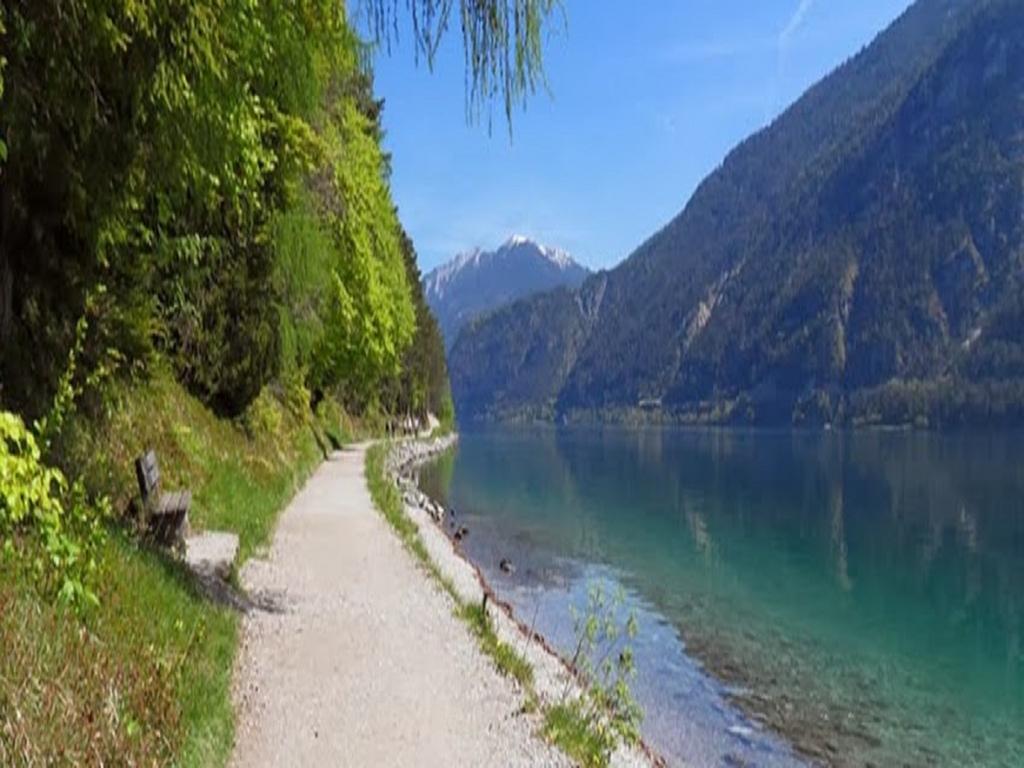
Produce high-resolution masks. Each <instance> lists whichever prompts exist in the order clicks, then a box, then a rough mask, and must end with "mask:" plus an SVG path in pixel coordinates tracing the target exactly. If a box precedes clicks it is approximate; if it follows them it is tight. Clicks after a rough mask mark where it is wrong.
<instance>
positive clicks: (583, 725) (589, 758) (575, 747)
mask: <svg viewBox="0 0 1024 768" xmlns="http://www.w3.org/2000/svg"><path fill="white" fill-rule="evenodd" d="M544 736H545V738H547V739H548V741H550V742H551V743H552V744H554V745H556V746H557V747H558V748H559V749H561V750H562V751H563V752H565V754H567V755H568V756H569V757H571V758H572V759H573V760H575V761H576V762H577V763H578V764H579V765H580V766H582V768H605V766H607V765H608V755H609V752H610V749H609V745H608V744H607V742H606V739H604V738H602V735H601V734H599V733H598V732H597V731H596V730H594V728H593V727H592V724H591V721H590V717H589V716H588V715H587V713H586V712H585V711H584V706H583V702H582V701H580V700H576V701H572V702H565V703H562V704H556V705H555V706H553V707H551V708H550V709H548V711H547V712H545V713H544ZM611 746H612V747H614V744H613V745H611Z"/></svg>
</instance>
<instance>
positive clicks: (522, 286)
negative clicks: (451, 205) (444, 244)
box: [423, 235, 590, 347]
mask: <svg viewBox="0 0 1024 768" xmlns="http://www.w3.org/2000/svg"><path fill="white" fill-rule="evenodd" d="M589 275H590V271H589V270H588V269H586V268H585V267H583V266H581V265H580V264H577V263H576V262H575V261H574V260H573V259H572V257H571V256H570V255H569V254H568V253H567V252H566V251H564V250H561V249H559V248H552V247H549V246H546V245H541V244H540V243H537V242H536V241H534V240H531V239H530V238H528V237H526V236H524V235H513V236H512V237H510V238H509V239H508V240H506V241H505V242H504V243H503V244H502V245H501V246H499V247H498V248H496V249H495V250H493V251H485V250H483V249H481V248H476V249H474V250H472V251H469V252H467V253H464V254H460V255H458V256H456V257H455V258H454V259H452V260H451V261H449V262H447V263H446V264H443V265H442V266H440V267H437V268H436V269H434V270H432V271H431V272H429V273H428V274H427V275H426V276H425V277H424V278H423V288H424V291H425V293H426V298H427V302H428V304H429V305H430V308H431V309H432V310H433V312H434V315H435V316H436V317H437V319H438V323H439V324H440V326H441V332H442V334H443V335H444V337H445V341H446V344H447V346H448V347H451V345H452V344H453V343H454V342H455V339H456V337H457V336H458V333H459V331H460V330H461V329H462V327H463V326H464V325H465V324H466V323H468V322H469V321H471V320H473V319H475V318H477V317H479V316H481V315H483V314H485V313H487V312H490V311H492V310H495V309H498V308H499V307H502V306H504V305H506V304H509V303H510V302H513V301H516V300H517V299H522V298H525V297H528V296H531V295H533V294H536V293H542V292H544V291H548V290H551V289H552V288H557V287H560V286H570V287H577V286H579V285H580V284H581V283H582V282H583V281H584V280H585V279H586V278H587V277H588V276H589Z"/></svg>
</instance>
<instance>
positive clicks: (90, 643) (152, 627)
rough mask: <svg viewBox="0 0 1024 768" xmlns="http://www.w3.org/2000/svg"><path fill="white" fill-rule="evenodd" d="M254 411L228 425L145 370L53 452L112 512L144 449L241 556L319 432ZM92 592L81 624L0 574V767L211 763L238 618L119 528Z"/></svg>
mask: <svg viewBox="0 0 1024 768" xmlns="http://www.w3.org/2000/svg"><path fill="white" fill-rule="evenodd" d="M263 399H264V398H261V400H263ZM261 407H262V408H263V411H264V412H263V416H264V417H267V418H265V419H263V420H262V421H261V420H257V421H258V422H260V423H259V424H257V425H256V427H255V428H254V426H253V425H252V424H249V425H248V426H246V427H243V426H242V424H241V423H240V422H232V421H227V420H223V419H219V418H217V417H216V416H215V415H214V414H212V413H211V412H210V411H208V410H207V409H205V408H204V407H203V406H202V404H201V403H199V402H198V401H197V400H195V399H194V398H192V397H191V396H189V395H188V394H187V393H186V392H185V391H184V390H183V389H182V388H181V387H180V386H179V385H178V384H176V383H175V382H174V380H173V378H172V377H171V376H170V375H169V374H166V373H164V374H158V375H157V376H155V377H154V378H153V379H152V380H151V381H149V382H147V383H143V384H139V385H136V386H133V387H131V388H126V389H124V390H123V391H122V392H120V393H119V395H118V397H117V398H116V400H115V401H114V403H113V405H112V407H111V409H110V411H109V413H108V414H107V416H106V417H105V418H103V419H99V420H97V419H93V420H90V421H86V420H84V419H81V418H79V419H77V420H76V421H75V422H73V423H72V424H71V425H70V426H69V429H68V434H67V436H66V438H65V439H64V440H63V441H62V444H61V446H60V449H61V454H60V456H59V458H60V460H61V463H62V464H63V465H64V466H65V467H74V468H77V470H78V472H79V473H81V474H82V475H83V479H84V480H85V481H86V483H87V485H88V487H89V488H90V490H91V491H93V492H95V493H104V494H107V495H109V496H110V497H111V499H112V500H113V502H114V507H115V509H116V510H118V511H123V510H124V509H125V508H126V507H127V506H128V503H129V501H130V500H131V498H132V497H133V496H134V494H135V493H136V491H135V478H134V469H133V466H132V461H133V459H134V457H135V456H137V455H138V454H140V453H141V452H142V451H144V450H145V449H147V448H154V449H155V450H156V451H157V454H158V456H159V460H160V463H161V471H162V473H163V477H164V482H165V485H166V487H168V488H189V489H191V490H192V491H193V494H194V501H193V510H192V513H191V519H192V523H193V527H195V528H199V529H206V528H217V529H224V530H233V531H236V532H238V533H239V535H240V540H241V552H240V558H243V559H244V558H246V557H248V556H249V555H250V554H251V553H253V552H254V551H257V550H258V549H259V548H260V547H262V546H263V545H265V544H266V542H267V541H268V540H269V538H270V535H271V533H272V531H273V528H274V523H275V521H276V519H277V516H278V514H279V512H280V511H281V509H282V508H283V507H284V506H285V505H286V503H287V501H288V500H289V499H290V498H291V496H292V495H293V494H294V492H295V491H296V490H297V489H298V487H299V486H300V485H301V483H302V482H303V481H304V480H305V478H306V477H308V475H309V474H310V472H311V471H312V469H313V468H314V467H315V466H316V465H317V463H318V462H319V460H320V458H321V456H322V453H321V450H320V448H319V446H318V435H317V433H315V432H314V428H317V429H318V430H319V432H320V435H321V437H320V439H321V440H322V432H323V430H322V428H323V426H325V425H323V424H320V425H317V424H315V423H314V422H313V420H311V419H308V418H303V417H301V416H299V415H296V414H295V413H293V412H292V411H291V410H289V408H288V407H287V406H286V405H285V404H283V403H279V402H277V400H276V399H274V398H269V399H266V400H265V402H263V403H262V406H261ZM261 424H262V427H261V426H260V425H261ZM268 424H269V425H270V428H267V425H268ZM95 588H96V592H97V594H98V596H99V598H100V605H99V607H98V608H95V609H91V610H90V611H89V612H87V613H86V614H85V615H84V616H81V617H80V616H76V615H73V614H68V613H66V612H65V611H63V610H62V609H60V608H59V607H56V606H54V605H53V604H52V603H51V602H49V601H47V600H44V599H42V598H41V597H39V596H38V595H37V594H35V593H34V592H33V591H32V590H31V589H29V588H28V587H26V586H25V584H23V583H20V582H19V581H18V580H17V579H16V578H15V576H14V575H13V574H10V573H6V572H3V571H2V570H0V648H2V649H3V651H2V652H0V765H4V766H7V765H12V766H17V765H38V764H52V763H54V762H56V763H60V764H109V765H132V764H134V765H154V764H156V765H177V766H183V767H184V768H189V767H191V766H195V767H196V768H200V767H201V768H206V767H207V766H218V765H224V764H226V763H227V761H228V759H229V758H230V753H231V748H232V743H233V738H234V713H233V709H232V703H231V673H232V667H233V664H234V658H235V653H236V650H237V645H238V617H237V615H236V614H235V613H234V612H232V611H230V610H227V609H224V608H221V607H218V606H216V605H213V604H211V603H210V602H209V601H207V600H206V599H205V598H204V597H203V596H202V595H200V594H199V593H198V592H197V591H196V587H195V585H194V583H193V581H192V580H191V578H190V577H189V576H188V575H187V574H186V573H185V572H184V570H183V568H182V566H180V565H179V564H178V563H176V562H175V561H173V560H171V559H169V558H168V557H166V556H165V555H163V554H162V553H158V552H156V551H153V550H151V549H149V548H148V547H146V546H144V545H141V544H139V543H138V542H137V541H136V540H135V539H134V537H131V536H129V535H128V534H126V533H125V532H124V531H123V529H122V528H121V526H118V525H113V526H112V527H111V532H110V535H109V536H108V539H107V541H106V543H105V544H104V545H103V547H102V550H101V552H100V564H99V572H98V574H97V579H96V584H95Z"/></svg>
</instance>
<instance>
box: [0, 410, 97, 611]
mask: <svg viewBox="0 0 1024 768" xmlns="http://www.w3.org/2000/svg"><path fill="white" fill-rule="evenodd" d="M109 516H110V509H109V505H108V504H107V502H105V501H100V502H97V503H96V504H91V503H89V501H88V499H87V496H86V492H85V488H84V486H83V485H82V483H80V482H75V483H69V482H68V480H67V478H65V476H64V474H63V473H62V472H61V471H60V470H59V469H56V468H53V467H48V466H46V465H45V464H44V463H43V458H42V452H41V451H40V448H39V445H38V443H37V441H36V438H35V436H34V435H33V434H32V432H30V431H29V430H28V428H26V427H25V425H24V423H23V422H22V421H21V419H20V418H18V417H17V416H15V415H14V414H12V413H7V412H5V411H0V537H2V551H0V558H2V559H3V560H4V561H5V567H11V568H14V569H16V570H20V571H27V572H28V573H29V574H30V576H31V577H32V578H33V579H34V580H35V581H36V582H37V583H38V584H39V585H40V587H41V588H42V590H43V591H44V592H45V593H48V594H53V595H56V596H57V597H59V598H60V600H61V601H62V602H64V603H66V604H68V605H71V606H74V607H77V608H81V607H84V606H86V605H94V604H95V603H96V594H95V592H94V591H93V586H94V585H93V584H92V583H91V582H92V577H93V574H94V572H95V569H96V559H95V552H96V548H97V547H98V546H99V545H100V544H101V543H102V539H103V529H102V527H101V526H102V523H103V522H104V521H105V520H106V519H107V518H109Z"/></svg>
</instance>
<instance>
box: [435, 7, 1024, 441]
mask: <svg viewBox="0 0 1024 768" xmlns="http://www.w3.org/2000/svg"><path fill="white" fill-rule="evenodd" d="M1022 87H1024V4H1021V3H1020V2H1013V1H1011V0H991V1H981V2H979V1H978V0H919V2H917V3H915V4H914V5H913V6H912V7H911V8H909V9H908V10H907V11H906V12H905V13H904V14H903V15H902V16H901V17H900V18H899V19H898V20H897V21H896V22H894V23H893V25H892V26H891V27H890V28H889V29H888V30H886V31H885V32H883V33H882V34H881V35H879V37H878V38H877V39H876V40H875V41H874V42H873V43H872V44H871V45H870V46H868V47H867V48H865V49H864V50H863V51H861V52H860V53H859V54H858V55H857V56H855V57H854V58H852V59H851V60H849V61H848V62H847V63H845V64H844V65H843V66H841V67H840V68H839V69H837V70H836V71H835V72H834V73H832V74H831V75H829V76H828V77H827V78H826V79H824V80H823V81H822V82H820V83H819V84H817V85H816V86H814V87H813V88H811V89H810V90H809V91H808V92H807V93H806V94H805V95H804V96H803V97H802V98H801V99H800V100H799V101H797V102H796V103H795V104H794V105H793V106H792V107H791V108H790V109H789V110H787V111H786V112H785V113H784V114H783V115H782V116H781V117H779V118H778V119H777V120H776V121H775V122H774V123H773V124H772V125H771V126H769V127H768V128H766V129H764V130H762V131H761V132H759V133H757V134H756V135H754V136H753V137H751V138H750V139H748V140H747V141H745V142H744V143H742V144H741V145H740V146H738V147H737V148H736V149H735V150H734V151H733V152H732V153H731V154H730V155H729V156H728V157H727V158H726V160H725V161H724V163H723V164H722V166H721V167H720V168H719V169H718V170H716V171H715V172H714V173H713V174H711V175H710V176H709V177H708V178H707V179H706V180H705V181H704V182H703V183H702V184H701V185H700V187H699V188H698V190H697V191H696V193H695V194H694V195H693V197H692V199H691V200H690V202H689V203H688V205H687V206H686V208H685V209H684V210H683V212H682V213H681V214H680V215H679V216H678V217H677V218H676V219H675V220H673V221H672V222H671V223H669V224H668V225H667V226H666V227H665V228H664V229H662V230H661V231H660V232H658V233H657V234H656V235H654V236H653V237H652V238H650V239H649V240H648V241H647V242H646V243H644V244H643V245H642V246H641V247H640V248H639V249H637V250H636V251H635V252H634V253H633V254H632V255H631V256H630V257H629V258H628V259H627V260H626V261H625V262H623V263H622V264H621V265H620V266H618V267H617V268H616V269H614V270H612V271H610V272H603V273H599V274H596V275H594V276H592V277H590V278H589V279H588V280H587V281H586V282H585V283H584V284H583V285H582V286H581V287H580V288H579V289H575V290H571V289H560V290H557V291H554V292H551V293H548V294H545V295H543V296H540V297H536V298H534V299H532V300H528V301H524V302H520V303H518V304H516V305H513V306H511V307H508V308H505V309H503V310H501V311H498V312H496V313H494V314H493V315H491V316H489V317H488V318H486V319H485V320H483V321H482V322H479V323H477V324H475V325H474V326H473V327H472V328H471V329H468V330H467V331H466V332H465V333H463V334H462V336H461V337H460V339H459V341H458V343H457V344H456V345H455V348H454V349H453V350H452V351H451V353H450V355H449V367H450V370H451V377H452V386H453V392H454V397H455V400H456V407H457V409H458V411H459V413H460V416H461V417H462V418H464V419H476V418H505V419H508V418H549V419H550V418H557V419H565V420H588V419H601V420H617V419H633V418H638V417H643V418H649V419H659V420H666V421H683V422H703V423H711V422H740V423H798V424H799V423H811V424H813V423H818V424H820V423H910V422H917V423H928V424H931V425H933V426H954V425H957V424H965V423H970V424H980V423H1009V422H1018V423H1019V422H1022V421H1024V128H1022V127H1024V99H1021V96H1020V94H1021V92H1022ZM641 415H642V416H641Z"/></svg>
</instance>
